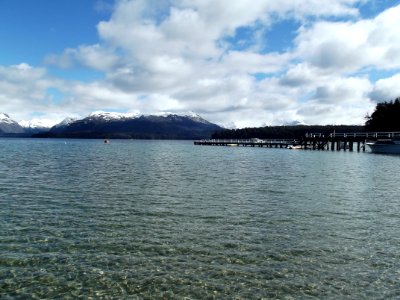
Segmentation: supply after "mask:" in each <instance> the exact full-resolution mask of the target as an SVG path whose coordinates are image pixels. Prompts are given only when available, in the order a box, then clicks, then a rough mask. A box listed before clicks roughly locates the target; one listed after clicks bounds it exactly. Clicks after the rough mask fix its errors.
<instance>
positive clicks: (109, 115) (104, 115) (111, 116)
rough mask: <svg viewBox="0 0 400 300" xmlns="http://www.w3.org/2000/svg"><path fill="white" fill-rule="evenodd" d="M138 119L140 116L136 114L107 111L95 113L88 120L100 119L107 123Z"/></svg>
mask: <svg viewBox="0 0 400 300" xmlns="http://www.w3.org/2000/svg"><path fill="white" fill-rule="evenodd" d="M136 117H138V114H135V113H118V112H106V111H95V112H92V113H91V114H90V115H89V116H88V118H100V119H103V120H106V121H111V120H121V119H134V118H136Z"/></svg>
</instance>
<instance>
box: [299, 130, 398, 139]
mask: <svg viewBox="0 0 400 300" xmlns="http://www.w3.org/2000/svg"><path fill="white" fill-rule="evenodd" d="M324 137H329V138H366V139H379V138H381V139H384V138H387V139H392V138H397V137H400V132H399V131H388V132H332V133H330V134H329V135H326V136H325V135H324V134H322V133H306V138H324Z"/></svg>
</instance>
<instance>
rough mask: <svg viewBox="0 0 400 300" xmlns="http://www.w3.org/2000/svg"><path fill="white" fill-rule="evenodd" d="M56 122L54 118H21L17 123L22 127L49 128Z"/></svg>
mask: <svg viewBox="0 0 400 300" xmlns="http://www.w3.org/2000/svg"><path fill="white" fill-rule="evenodd" d="M56 123H57V122H55V121H54V120H49V119H32V120H23V121H21V122H19V125H21V126H22V127H24V128H32V129H35V128H51V127H53V126H54V125H55V124H56Z"/></svg>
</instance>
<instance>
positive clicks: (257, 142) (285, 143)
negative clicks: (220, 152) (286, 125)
mask: <svg viewBox="0 0 400 300" xmlns="http://www.w3.org/2000/svg"><path fill="white" fill-rule="evenodd" d="M299 143H300V141H299V140H295V139H267V140H261V139H248V140H238V139H230V140H229V139H226V140H219V139H215V140H214V139H213V140H200V141H195V142H194V144H195V145H202V146H228V147H229V146H231V147H234V146H241V147H266V148H288V147H290V146H293V145H299Z"/></svg>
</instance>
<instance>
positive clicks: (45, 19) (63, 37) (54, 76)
mask: <svg viewBox="0 0 400 300" xmlns="http://www.w3.org/2000/svg"><path fill="white" fill-rule="evenodd" d="M399 5H400V3H399V1H393V0H392V1H389V0H371V1H367V0H282V1H272V0H258V1H250V0H237V1H235V2H227V1H224V0H214V1H211V0H192V1H189V0H171V1H157V0H147V1H145V0H120V1H113V0H57V1H52V0H36V1H30V0H0V40H1V48H0V49H1V50H0V111H1V112H5V113H8V114H9V115H10V116H11V117H12V118H14V119H16V120H18V121H20V120H28V119H32V118H38V117H40V118H42V119H46V120H48V121H49V122H58V121H61V120H62V119H63V118H65V117H68V116H73V117H84V116H85V115H87V114H89V113H90V112H92V111H97V110H104V111H119V112H135V113H144V114H150V113H157V112H166V111H167V112H173V113H185V112H187V111H194V112H197V113H199V114H201V115H202V116H203V117H205V118H206V119H208V120H210V121H213V122H216V123H218V124H221V125H224V126H231V127H245V126H263V125H265V124H267V125H279V124H290V123H298V122H300V123H305V124H361V123H362V122H364V116H365V115H366V114H367V113H370V112H371V111H372V110H373V108H374V106H375V104H376V102H378V101H386V100H391V99H393V98H395V97H399V96H400V84H399V83H400V82H399V80H400V72H399V70H400V6H399Z"/></svg>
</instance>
